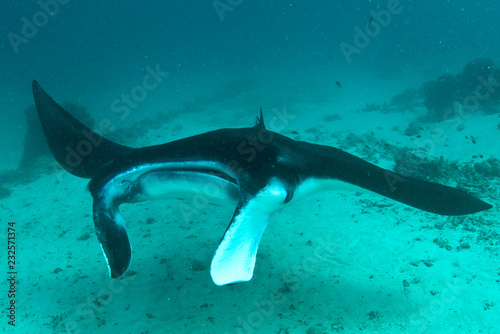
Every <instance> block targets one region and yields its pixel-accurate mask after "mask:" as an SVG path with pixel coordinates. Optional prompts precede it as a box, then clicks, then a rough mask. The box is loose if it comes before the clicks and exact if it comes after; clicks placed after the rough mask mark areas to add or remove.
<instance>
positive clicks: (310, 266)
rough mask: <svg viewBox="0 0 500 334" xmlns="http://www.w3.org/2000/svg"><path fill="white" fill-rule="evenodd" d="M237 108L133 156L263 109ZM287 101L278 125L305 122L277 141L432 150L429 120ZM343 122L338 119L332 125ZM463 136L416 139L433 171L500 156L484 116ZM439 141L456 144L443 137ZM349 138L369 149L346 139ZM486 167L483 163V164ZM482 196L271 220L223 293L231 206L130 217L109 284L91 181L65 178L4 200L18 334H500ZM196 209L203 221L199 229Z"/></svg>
mask: <svg viewBox="0 0 500 334" xmlns="http://www.w3.org/2000/svg"><path fill="white" fill-rule="evenodd" d="M258 93H262V92H254V94H258ZM238 99H239V100H235V101H225V102H223V103H220V104H214V105H211V106H210V107H208V108H206V109H203V110H202V111H200V112H198V113H186V114H181V115H177V116H176V117H175V118H174V119H173V120H171V121H170V122H168V123H165V124H160V125H158V126H156V128H155V129H151V130H150V131H148V132H147V133H146V134H145V135H144V136H142V137H141V138H139V139H138V140H135V141H134V142H132V143H130V142H123V141H122V142H121V143H122V144H128V145H132V146H142V145H145V144H153V143H154V144H156V143H161V142H166V141H170V140H174V139H178V138H183V137H186V136H190V135H194V134H196V133H200V132H204V131H208V130H214V129H218V128H223V127H246V126H252V125H253V124H254V122H255V117H256V115H257V112H258V105H255V103H252V98H251V97H250V96H246V97H245V96H239V97H238ZM359 99H361V100H362V101H361V103H362V104H363V103H369V102H370V100H369V99H367V100H366V101H365V100H364V98H359ZM56 100H57V98H56ZM276 101H277V102H276V103H275V104H274V105H270V106H266V105H264V106H263V107H264V116H265V119H266V122H267V123H268V125H269V124H271V119H272V118H273V117H275V116H276V110H278V111H281V112H283V111H284V110H286V111H287V113H288V114H290V115H292V116H293V118H290V122H289V123H288V124H285V125H284V126H282V127H280V128H279V129H277V130H279V132H280V133H282V134H284V135H287V136H290V137H292V138H294V139H300V140H306V141H310V142H315V143H319V144H326V145H332V146H337V147H341V148H343V149H345V150H347V151H348V152H350V153H352V154H355V155H357V156H359V157H362V158H366V159H367V160H369V161H371V162H374V163H376V164H378V165H379V166H382V167H385V168H393V167H394V161H393V159H392V158H391V155H390V154H388V150H389V149H387V146H388V145H385V144H384V142H382V141H380V140H384V141H385V142H386V143H389V144H390V147H408V148H409V150H418V149H419V147H420V146H419V144H418V143H416V142H415V139H416V138H415V137H408V136H405V135H404V130H405V129H406V128H407V126H408V124H409V122H410V121H411V120H413V119H416V118H417V117H418V116H419V115H421V114H423V113H424V112H425V111H424V110H423V109H422V108H420V109H418V108H417V110H416V111H399V112H391V113H383V112H381V111H372V112H366V111H360V112H356V111H354V110H352V109H351V106H349V104H348V103H346V102H345V100H344V101H335V100H334V99H331V100H327V101H322V102H321V103H319V102H317V101H305V102H304V101H302V102H293V103H288V104H287V103H283V101H279V98H276ZM220 110H226V112H225V113H221V112H220ZM273 110H274V111H273ZM337 113H338V114H339V115H340V119H336V118H337V117H330V118H327V119H328V120H325V116H328V115H334V114H337ZM461 122H463V125H464V129H463V130H462V131H458V130H457V128H456V126H455V125H456V124H455V123H454V122H441V123H428V124H425V125H424V126H423V130H422V131H421V133H420V134H421V138H419V140H421V141H424V140H425V141H426V142H427V143H431V147H430V148H429V147H427V152H428V154H429V158H431V159H437V158H438V157H440V156H443V157H444V158H445V159H447V160H449V161H450V162H455V161H456V162H460V163H465V164H469V165H470V166H473V164H474V163H475V162H478V161H482V160H487V159H488V158H489V157H490V156H497V157H498V156H499V155H500V151H499V146H498V138H499V135H500V130H498V129H497V124H498V123H499V122H500V119H499V117H498V115H489V116H486V115H483V114H482V113H481V112H477V113H474V114H472V115H469V116H467V117H465V118H464V119H462V120H461ZM271 129H272V128H271ZM436 130H439V131H440V132H439V133H442V134H444V137H440V138H441V139H443V138H444V140H436V138H435V137H433V134H435V133H436ZM351 133H354V134H356V135H357V137H356V138H357V139H358V140H357V141H356V140H354V141H353V140H346V138H348V137H347V136H348V135H349V134H351ZM466 136H467V137H470V136H474V137H475V138H476V144H473V143H472V142H471V140H470V139H466V138H465V137H466ZM373 152H375V153H374V154H373ZM479 154H480V155H482V156H483V159H481V158H472V156H473V155H479ZM440 181H441V182H442V180H440ZM456 182H457V180H453V179H449V180H446V182H445V183H446V184H448V185H451V186H455V185H456ZM484 182H486V183H489V186H488V187H487V189H483V190H484V191H482V190H481V189H482V188H480V189H477V188H476V189H472V190H474V191H475V192H476V193H478V194H479V196H480V197H481V198H482V199H483V200H485V201H487V202H489V203H491V204H493V205H494V208H493V209H491V210H489V211H485V212H481V213H478V214H474V215H470V216H464V217H458V218H450V217H444V216H438V215H434V214H430V213H426V212H422V211H419V210H416V209H413V208H410V207H407V206H405V205H402V204H399V203H396V202H393V201H391V200H387V199H384V198H382V197H378V196H375V195H368V194H359V193H351V192H336V191H329V192H324V193H320V194H317V195H315V196H312V197H310V198H308V199H306V200H303V201H302V202H300V203H298V204H297V205H295V206H288V207H286V208H285V209H283V210H281V211H279V212H276V213H275V214H274V215H272V217H271V219H270V222H269V225H268V227H267V230H266V232H265V233H264V236H263V239H262V242H261V244H260V248H259V253H258V257H257V265H256V269H255V274H254V277H253V279H252V280H251V281H250V282H247V283H241V284H236V285H231V286H225V287H218V286H216V285H215V284H214V283H213V282H212V280H211V278H210V273H209V268H210V261H211V258H212V255H213V253H214V251H215V249H216V247H217V244H218V241H219V240H220V238H221V236H222V234H223V232H224V231H225V229H226V226H227V224H228V222H229V220H230V218H231V216H232V213H233V210H234V207H231V206H227V207H226V206H213V205H204V204H199V203H193V202H192V201H189V200H188V201H181V200H172V201H156V202H145V203H139V204H131V205H124V206H122V212H123V216H124V218H125V220H126V221H127V223H128V229H129V235H130V238H131V242H132V247H133V260H132V265H131V268H130V270H129V272H128V274H127V275H125V277H124V278H122V279H117V280H111V279H110V278H109V277H108V272H107V269H106V264H105V260H104V258H103V256H102V254H101V250H100V247H99V244H98V242H97V240H96V237H95V234H94V231H93V222H92V216H91V214H92V212H91V210H92V200H91V198H90V195H88V194H86V193H85V192H84V189H85V186H86V184H87V180H85V179H80V178H77V177H74V176H72V175H70V174H68V173H66V172H63V171H62V170H57V172H56V173H50V174H43V175H41V176H40V177H39V178H38V179H36V180H35V181H32V182H28V183H24V184H19V185H16V186H15V187H14V188H12V189H11V190H12V191H13V193H12V195H11V196H10V197H8V198H5V199H2V200H1V201H0V207H1V210H2V215H1V217H0V219H1V223H2V226H3V227H2V228H5V229H6V228H7V222H8V221H15V222H16V231H17V243H18V248H17V261H18V266H17V272H18V273H19V274H18V283H17V288H18V294H17V318H16V327H15V330H14V332H16V333H281V334H284V333H309V334H311V333H315V334H316V333H337V332H344V333H358V332H363V333H499V332H500V322H499V321H498V319H500V312H499V310H500V244H499V243H500V240H499V236H500V225H499V223H498V218H499V217H500V210H499V208H500V197H499V191H498V185H499V183H500V182H499V180H498V178H496V179H495V178H489V179H487V180H486V181H484ZM186 205H188V206H190V207H196V210H193V211H192V212H190V213H189V217H187V218H186V215H185V214H183V208H184V209H185V208H186ZM184 212H185V211H184ZM1 235H2V244H4V245H5V244H6V240H5V239H6V234H3V233H2V234H1ZM439 238H441V239H439ZM436 239H439V240H441V241H442V242H441V243H440V242H437V241H435V240H436ZM443 244H444V245H445V247H440V245H441V246H443ZM2 258H3V256H2ZM2 266H4V264H2ZM4 283H5V282H4ZM2 286H5V285H2ZM4 292H5V291H4ZM2 300H5V298H3V299H2ZM5 319H6V318H5V307H4V305H2V328H3V332H12V328H11V327H10V326H5V325H4V323H5V322H6V320H5Z"/></svg>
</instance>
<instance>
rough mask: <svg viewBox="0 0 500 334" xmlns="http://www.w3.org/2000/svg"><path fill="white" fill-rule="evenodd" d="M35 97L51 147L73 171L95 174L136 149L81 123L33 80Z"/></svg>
mask: <svg viewBox="0 0 500 334" xmlns="http://www.w3.org/2000/svg"><path fill="white" fill-rule="evenodd" d="M33 97H34V98H35V104H36V109H37V111H38V116H39V118H40V122H41V124H42V128H43V132H44V133H45V137H46V139H47V143H48V145H49V148H50V150H51V152H52V154H53V155H54V158H55V159H56V160H57V162H59V164H60V165H61V166H62V167H63V168H64V169H66V170H67V171H68V172H70V173H71V174H73V175H76V176H79V177H83V178H92V177H93V176H95V175H96V174H97V173H98V172H99V170H100V169H101V168H102V167H103V166H104V165H106V164H108V163H109V162H111V161H112V160H113V159H115V158H116V157H118V156H120V155H123V154H126V153H129V152H131V151H133V150H134V149H133V148H130V147H126V146H123V145H120V144H117V143H114V142H112V141H110V140H108V139H106V138H104V137H102V136H101V135H100V134H98V133H96V132H95V131H94V130H92V129H90V128H89V127H87V126H85V125H84V124H82V123H81V122H80V121H79V120H77V119H76V118H75V117H73V116H72V115H70V114H69V113H68V112H67V111H66V110H64V108H63V107H61V106H60V105H59V104H57V103H56V102H55V101H54V100H53V99H52V98H51V97H50V96H49V95H48V94H47V93H46V92H45V91H44V90H43V89H42V87H40V85H39V84H38V82H36V81H33Z"/></svg>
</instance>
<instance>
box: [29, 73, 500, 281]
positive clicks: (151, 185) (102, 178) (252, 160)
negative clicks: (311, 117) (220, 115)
mask: <svg viewBox="0 0 500 334" xmlns="http://www.w3.org/2000/svg"><path fill="white" fill-rule="evenodd" d="M33 95H34V98H35V103H36V106H37V110H38V115H39V117H40V121H41V123H42V127H43V130H44V133H45V136H46V138H47V142H48V144H49V147H50V149H51V151H52V153H53V155H54V157H55V159H56V160H57V161H58V162H59V164H60V165H61V166H62V167H63V168H65V169H66V170H67V171H68V172H70V173H71V174H73V175H76V176H79V177H83V178H90V179H91V180H90V183H89V185H88V189H89V191H90V193H91V195H92V197H93V199H94V204H93V218H94V223H95V230H96V234H97V238H98V240H99V243H100V244H101V247H102V250H103V254H104V257H105V258H106V261H107V264H108V268H109V272H110V276H111V277H113V278H116V277H119V276H121V275H123V274H124V273H125V272H126V271H127V269H128V268H129V266H130V263H131V259H132V250H131V246H130V242H129V238H128V235H127V229H126V225H125V222H124V220H123V218H122V216H121V214H120V211H119V206H120V205H121V204H122V203H133V202H141V201H145V200H149V199H164V198H179V197H182V196H183V195H190V194H193V193H197V192H200V191H203V189H206V185H207V184H210V186H211V188H212V189H216V191H213V192H211V197H212V199H213V200H214V201H229V202H231V201H234V202H236V203H237V206H236V210H235V212H234V215H233V217H232V219H231V222H230V224H229V226H228V228H227V230H226V232H225V234H224V236H223V238H222V240H221V241H220V244H219V247H218V248H217V250H216V251H215V255H214V257H213V259H212V264H211V268H210V273H211V276H212V279H213V281H214V283H215V284H217V285H226V284H230V283H236V282H243V281H249V280H250V279H251V278H252V275H253V270H254V267H255V260H256V255H257V248H258V247H259V242H260V239H261V237H262V234H263V233H264V230H265V229H266V226H267V222H268V220H269V216H270V215H271V214H272V213H273V212H274V211H276V210H279V209H281V208H282V207H284V206H286V205H290V204H292V203H294V202H295V201H297V200H298V199H300V198H303V197H306V196H308V195H310V194H311V193H314V192H317V191H322V190H329V189H354V190H360V189H362V190H364V191H369V192H373V193H377V194H379V195H382V196H385V197H388V198H391V199H393V200H396V201H399V202H401V203H404V204H407V205H410V206H412V207H415V208H418V209H422V210H425V211H429V212H432V213H436V214H440V215H465V214H471V213H475V212H479V211H482V210H487V209H489V208H491V205H490V204H487V203H485V202H483V201H481V200H479V199H477V198H475V197H473V196H472V195H470V194H469V193H467V192H465V191H463V190H459V189H455V188H451V187H447V186H443V185H440V184H436V183H431V182H426V181H421V180H417V179H413V178H409V177H404V176H402V175H398V174H395V173H393V172H391V171H388V170H385V169H382V168H380V167H377V166H375V165H373V164H370V163H368V162H366V161H364V160H362V159H360V158H357V157H355V156H353V155H351V154H348V153H346V152H344V151H342V150H339V149H337V148H333V147H330V146H323V145H316V144H312V143H307V142H301V141H294V140H292V139H290V138H288V137H285V136H283V135H280V134H278V133H275V132H272V131H270V130H268V129H266V127H265V125H264V119H263V116H262V111H261V114H260V118H258V122H257V124H256V125H255V126H253V127H251V128H241V129H220V130H216V131H211V132H207V133H203V134H199V135H196V136H192V137H188V138H184V139H180V140H176V141H173V142H169V143H166V144H163V145H156V146H148V147H143V148H137V149H134V148H130V147H126V146H122V145H119V144H116V143H113V142H111V141H109V140H107V139H105V138H103V137H101V136H99V135H98V134H96V133H95V132H94V131H92V130H91V129H89V128H87V127H86V126H85V125H83V124H82V123H80V122H79V121H78V120H77V119H75V118H74V117H73V116H71V115H70V114H69V113H68V112H67V111H65V110H64V109H63V108H62V107H61V106H59V105H58V104H57V103H56V102H55V101H54V100H53V99H52V98H50V96H49V95H47V93H45V91H44V90H43V89H42V88H41V87H40V85H39V84H38V83H37V82H36V81H34V82H33ZM75 152H83V154H80V155H78V156H77V155H75Z"/></svg>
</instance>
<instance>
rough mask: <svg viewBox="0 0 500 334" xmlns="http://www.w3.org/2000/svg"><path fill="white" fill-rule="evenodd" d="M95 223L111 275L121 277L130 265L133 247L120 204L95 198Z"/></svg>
mask: <svg viewBox="0 0 500 334" xmlns="http://www.w3.org/2000/svg"><path fill="white" fill-rule="evenodd" d="M94 224H95V231H96V234H97V239H98V240H99V243H100V244H101V249H102V252H103V254H104V258H105V259H106V262H107V264H108V269H109V276H110V277H111V278H117V277H120V276H121V275H123V274H124V273H125V272H126V271H127V269H128V268H129V266H130V261H131V260H132V249H131V246H130V241H129V239H128V234H127V228H126V226H125V221H124V220H123V218H122V216H121V214H120V211H119V210H118V206H116V205H111V206H108V205H106V203H105V202H104V201H101V200H98V199H94Z"/></svg>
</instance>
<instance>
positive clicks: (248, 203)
mask: <svg viewBox="0 0 500 334" xmlns="http://www.w3.org/2000/svg"><path fill="white" fill-rule="evenodd" d="M286 197H287V191H286V190H285V188H283V187H282V186H281V185H280V184H279V183H276V182H274V183H270V184H268V185H267V186H266V187H265V188H264V189H262V190H261V191H259V192H258V193H257V195H255V196H254V197H252V198H251V199H249V200H240V202H239V203H238V206H237V208H236V211H235V213H234V215H233V218H232V220H231V223H230V224H229V227H228V228H227V230H226V233H225V234H224V237H223V238H222V240H221V242H220V244H219V247H218V248H217V250H216V252H215V255H214V257H213V259H212V265H211V268H210V274H211V276H212V280H213V281H214V283H215V284H217V285H226V284H231V283H237V282H246V281H249V280H250V279H252V276H253V270H254V267H255V260H256V257H257V249H258V247H259V243H260V239H261V237H262V234H263V233H264V230H265V229H266V226H267V222H268V220H269V216H270V215H271V213H272V212H274V211H276V210H277V209H278V208H279V207H280V206H281V205H282V204H283V203H284V201H285V199H286Z"/></svg>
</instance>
